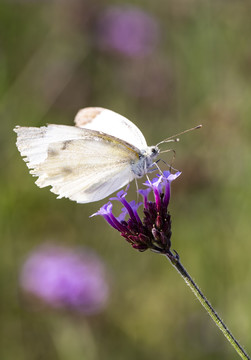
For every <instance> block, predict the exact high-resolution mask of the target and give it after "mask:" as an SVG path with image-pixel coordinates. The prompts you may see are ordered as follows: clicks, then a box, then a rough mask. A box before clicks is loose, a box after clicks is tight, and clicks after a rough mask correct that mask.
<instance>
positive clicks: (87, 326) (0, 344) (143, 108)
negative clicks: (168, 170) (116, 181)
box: [0, 0, 251, 360]
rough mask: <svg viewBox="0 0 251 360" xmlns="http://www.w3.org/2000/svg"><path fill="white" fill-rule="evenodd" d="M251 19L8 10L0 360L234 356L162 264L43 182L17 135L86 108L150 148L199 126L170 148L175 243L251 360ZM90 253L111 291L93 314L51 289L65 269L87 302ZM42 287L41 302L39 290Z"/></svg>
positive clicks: (171, 3)
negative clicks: (120, 118)
mask: <svg viewBox="0 0 251 360" xmlns="http://www.w3.org/2000/svg"><path fill="white" fill-rule="evenodd" d="M250 13H251V3H250V1H245V0H242V1H237V0H228V1H224V0H215V1H214V0H212V1H209V0H204V1H200V0H167V1H160V0H156V1H140V0H136V1H133V2H129V1H128V2H125V1H124V2H120V1H116V2H112V1H110V2H109V1H107V2H104V1H98V0H92V1H91V0H83V1H81V0H71V1H67V0H58V1H52V0H47V1H46V0H44V1H42V0H33V1H32V0H9V1H5V0H1V2H0V97H1V99H0V121H1V123H0V126H1V131H0V154H1V156H0V164H1V177H0V186H1V196H0V232H1V233H0V235H1V251H0V286H1V296H0V358H1V359H3V360H13V359H18V360H23V359H25V360H35V359H40V360H45V359H46V360H50V359H58V360H61V359H62V360H79V359H87V360H97V359H102V360H103V359H109V360H111V359H116V360H118V359H120V360H125V359H137V360H138V359H144V360H146V359H149V360H150V359H154V358H158V359H187V360H189V359H193V360H196V359H205V360H209V359H214V360H216V359H221V360H222V359H230V358H231V359H238V355H237V354H235V352H234V350H233V349H232V348H231V346H230V345H229V344H228V342H227V341H226V340H225V339H224V337H223V335H222V334H221V333H220V332H219V330H218V329H217V328H216V327H215V325H214V324H213V323H212V321H211V319H210V318H209V317H208V316H207V314H206V313H205V311H204V310H203V309H202V308H201V306H200V304H199V303H198V301H196V300H195V299H194V297H193V295H192V294H191V293H190V290H189V289H188V288H187V287H186V285H185V284H184V283H183V281H182V279H181V278H180V277H179V275H178V274H177V273H176V271H175V270H174V269H173V268H172V267H171V265H170V264H169V263H168V261H167V260H166V259H165V258H164V257H162V256H159V255H156V254H154V253H151V252H145V253H139V252H137V251H135V250H133V249H132V248H131V247H130V246H129V245H128V244H127V243H126V242H125V241H123V239H122V238H121V237H120V236H119V234H118V233H116V232H115V231H113V229H111V228H109V227H108V226H107V224H105V222H104V221H103V219H102V218H91V219H90V218H89V215H91V214H92V213H94V212H95V211H96V210H97V209H98V208H99V207H100V206H101V205H102V204H103V203H104V201H100V202H98V203H92V204H86V205H79V204H76V203H74V202H71V201H69V200H67V199H62V200H56V196H55V195H54V194H52V193H51V192H50V191H49V189H48V188H45V189H39V188H38V187H36V185H34V179H33V178H32V177H31V176H30V175H29V174H28V170H27V168H26V166H25V164H24V162H23V161H22V160H21V157H20V155H19V153H18V151H17V149H16V146H15V134H14V132H13V131H12V129H13V127H14V126H15V125H17V124H18V125H27V126H41V125H44V124H46V123H57V124H68V125H71V124H72V123H73V118H74V116H75V114H76V112H77V111H78V109H80V108H81V107H86V106H102V107H106V108H109V109H112V110H114V111H116V112H118V113H121V114H123V115H125V116H126V117H128V118H129V119H131V120H132V121H133V122H134V123H135V124H136V125H138V126H139V128H140V129H142V131H143V133H144V135H145V137H146V139H147V142H148V144H150V145H152V144H156V143H157V142H159V141H161V140H162V139H163V138H165V137H167V136H170V135H172V134H174V133H177V132H179V131H182V130H184V129H186V128H189V127H192V126H194V125H197V124H200V123H202V124H203V128H202V130H200V131H197V132H194V133H190V134H187V135H184V136H183V137H182V139H181V141H180V143H178V144H174V145H173V147H174V148H175V149H176V152H177V156H176V160H175V167H176V168H178V169H179V170H181V171H182V176H180V177H179V179H178V180H176V181H175V183H173V187H172V199H171V205H170V210H171V213H172V219H173V226H172V229H173V237H172V243H173V248H174V249H175V250H177V251H178V253H179V255H180V257H181V261H182V263H183V264H184V265H185V267H186V268H187V269H188V271H189V272H190V273H191V275H192V276H193V277H194V278H195V280H196V281H197V282H198V284H199V286H200V287H201V289H202V290H203V291H204V293H205V294H206V295H207V296H208V298H209V299H210V301H211V302H212V304H213V305H214V306H215V308H216V309H217V311H218V312H219V314H220V315H221V316H222V317H223V319H224V320H225V321H226V323H227V325H228V326H229V327H230V329H231V330H232V332H233V334H234V335H235V336H236V337H237V339H239V340H240V342H241V343H242V344H243V345H244V347H245V348H246V350H247V351H249V353H250V352H251V335H250V334H251V306H250V304H251V286H250V277H251V261H250V256H251V255H250V254H251V222H250V214H251V187H250V183H251V161H250V159H251V155H250V154H251V100H250V99H251V42H250V35H251V21H250ZM166 148H167V147H166ZM170 157H171V155H170V154H165V155H163V158H164V159H165V160H166V161H167V162H168V161H170ZM134 191H135V188H134V184H133V185H132V186H131V196H132V197H133V196H134ZM45 249H46V251H47V253H49V254H50V259H49V260H48V259H46V261H47V262H46V261H45V263H43V261H44V259H45V258H46V256H47V255H48V254H47V255H46V251H45ZM48 249H49V250H48ZM41 251H42V252H44V251H45V253H43V254H41ZM67 252H69V255H67V256H66V255H65V254H66V253H67ZM81 252H83V253H85V255H84V256H83V257H81V256H80V258H81V259H80V258H79V256H78V258H77V260H76V259H75V260H72V256H73V257H74V256H76V254H80V253H81ZM90 253H91V254H92V255H91V256H94V257H95V259H96V260H95V261H99V262H100V264H101V265H100V266H101V268H99V270H100V269H102V272H103V273H102V274H101V275H102V279H101V280H100V281H101V282H102V281H103V282H105V285H104V284H103V285H104V286H105V289H106V292H105V295H104V294H103V295H104V298H102V296H101V298H99V297H98V298H95V296H99V295H100V294H99V295H97V294H96V292H95V291H94V290H93V289H92V290H93V291H94V293H93V294H94V295H93V296H94V300H93V301H97V303H98V304H99V305H100V306H97V308H95V307H94V308H95V309H96V310H97V311H96V310H95V311H94V310H93V311H91V313H90V312H89V311H87V310H86V303H84V305H83V304H82V303H81V304H80V305H81V306H80V307H79V306H75V305H76V302H74V301H75V300H74V301H73V300H72V299H69V298H68V296H69V294H68V295H67V294H63V295H62V294H61V293H60V295H58V293H57V292H56V295H55V294H54V295H55V296H54V295H53V294H52V295H51V293H49V294H48V291H49V290H48V289H49V286H50V289H51V291H52V293H53V289H55V288H56V285H54V282H53V281H55V284H57V285H58V283H57V281H59V282H60V281H61V280H62V279H61V280H60V276H62V274H61V273H60V274H61V275H59V280H58V278H57V276H58V271H59V272H60V271H61V270H60V266H62V268H63V270H62V271H65V272H66V273H67V276H68V278H67V279H68V280H69V281H70V280H73V282H74V280H75V279H76V278H78V279H79V278H80V280H79V282H77V285H76V284H75V283H74V284H73V285H71V284H70V285H71V286H73V288H71V290H70V293H72V292H74V291H77V292H78V291H79V289H80V293H77V295H76V296H77V298H78V299H80V300H79V301H80V302H81V301H82V300H83V301H87V300H86V298H85V296H86V294H85V293H84V292H81V289H82V282H81V279H84V277H85V276H87V278H89V277H88V276H89V275H88V274H89V273H91V274H92V275H93V276H94V274H93V271H92V270H90V269H89V267H87V268H88V269H89V270H88V271H89V273H88V271H87V275H86V272H85V273H83V277H82V276H81V274H82V273H81V271H86V270H83V269H84V268H85V269H86V267H84V266H82V265H79V263H78V262H79V261H80V262H81V261H86V256H87V255H86V254H90ZM51 254H53V256H55V258H57V257H59V259H61V260H60V261H59V262H57V261H58V260H56V259H55V261H54V257H53V256H52V255H51ZM62 254H63V255H62ZM65 256H66V258H65ZM62 257H63V260H62ZM87 257H88V256H87ZM31 258H32V260H31ZM69 259H70V260H69ZM68 261H70V263H68ZM88 261H91V260H90V259H89V260H88ZM27 264H28V265H27ZM31 264H32V265H31ZM48 264H49V265H48ZM53 264H56V265H55V266H54V267H53ZM57 264H59V265H57ZM95 264H96V263H95ZM73 265H74V266H73ZM36 266H38V269H36ZM48 266H49V267H48ZM71 266H73V267H74V269H73V272H71ZM75 266H77V268H76V267H75ZM78 266H79V267H78ZM88 266H89V265H88ZM34 267H35V268H34ZM68 269H69V272H68ZM50 271H52V273H50ZM100 271H101V270H100ZM50 274H52V275H50ZM74 274H77V275H76V278H75V275H74ZM32 275H34V276H33V277H32ZM101 275H100V273H98V275H97V276H101ZM46 276H47V278H48V281H49V284H47V285H46V279H47V278H46ZM65 276H66V275H65ZM67 276H66V277H67ZM51 277H52V278H53V279H54V280H53V281H52V280H51ZM63 278H64V276H63ZM64 280H65V278H64ZM25 281H26V283H25ZM29 281H31V282H29ZM27 282H28V284H27ZM87 282H88V281H87ZM24 283H25V285H24ZM31 284H33V285H31ZM40 285H41V287H43V286H44V288H43V289H46V290H48V291H47V302H46V301H44V300H43V299H38V298H37V296H34V294H33V295H31V294H30V292H32V291H33V290H34V289H35V290H34V291H36V288H39V286H40ZM89 285H90V284H89ZM32 286H33V287H32ZM83 286H86V285H85V284H84V285H83ZM59 288H60V286H59ZM76 289H77V290H76ZM42 292H43V291H42ZM97 293H99V292H98V291H97ZM79 294H80V295H79ZM42 295H43V294H42ZM50 296H51V297H50ZM53 296H54V297H53ZM57 296H59V298H57ZM78 296H79V297H78ZM82 298H83V299H82ZM62 299H63V300H62ZM95 299H96V300H95ZM89 300H90V299H89ZM89 300H88V301H89ZM60 301H61V302H60ZM90 301H91V300H90Z"/></svg>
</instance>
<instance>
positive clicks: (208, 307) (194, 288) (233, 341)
mask: <svg viewBox="0 0 251 360" xmlns="http://www.w3.org/2000/svg"><path fill="white" fill-rule="evenodd" d="M165 255H166V257H167V258H168V259H169V260H170V262H171V263H172V265H173V266H174V267H175V269H176V270H177V271H178V273H179V274H180V275H181V276H182V278H183V279H184V280H185V282H186V284H187V285H188V286H189V287H190V289H191V290H192V292H193V293H194V295H195V296H196V297H197V299H198V300H199V301H200V303H201V304H202V306H204V308H205V309H206V311H207V313H208V314H209V315H210V316H211V318H212V319H213V321H214V322H215V324H216V325H217V326H218V328H219V329H220V330H221V331H222V332H223V334H224V335H225V337H226V338H227V339H228V341H229V342H230V343H231V345H232V346H233V347H234V349H235V350H236V351H237V353H238V354H239V355H240V357H241V358H242V359H244V360H250V357H249V356H248V354H247V353H246V352H245V350H244V349H243V347H242V346H241V345H240V344H239V343H238V341H237V340H236V339H235V338H234V336H233V335H232V334H231V332H230V330H229V329H228V328H227V327H226V325H225V324H224V322H223V321H222V319H221V318H220V317H219V315H218V314H217V313H216V311H215V310H214V308H213V307H212V305H211V304H210V302H209V301H208V300H207V298H206V297H205V296H204V295H203V294H202V292H201V290H200V289H199V287H198V286H197V285H196V284H195V282H194V281H193V279H192V278H191V276H190V275H189V274H188V272H187V271H186V269H185V268H184V267H183V265H182V264H181V263H180V260H179V256H178V254H176V255H174V254H173V253H172V252H171V251H170V250H169V251H168V252H167V253H166V254H165Z"/></svg>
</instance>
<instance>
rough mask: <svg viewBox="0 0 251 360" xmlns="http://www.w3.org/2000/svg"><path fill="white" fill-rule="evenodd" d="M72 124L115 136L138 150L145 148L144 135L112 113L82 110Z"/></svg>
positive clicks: (131, 124)
mask: <svg viewBox="0 0 251 360" xmlns="http://www.w3.org/2000/svg"><path fill="white" fill-rule="evenodd" d="M74 122H75V124H76V126H79V127H83V128H86V129H92V130H97V131H102V132H104V133H106V134H109V135H112V136H115V137H117V138H119V139H121V140H124V141H126V142H128V143H129V144H132V145H134V146H135V147H137V148H138V149H140V150H141V149H145V148H146V147H147V144H146V140H145V138H144V135H143V134H142V132H141V131H140V130H139V128H138V127H137V126H136V125H134V124H133V123H132V122H131V121H130V120H128V119H127V118H125V117H124V116H122V115H119V114H117V113H115V112H114V111H111V110H108V109H103V108H100V107H89V108H84V109H81V110H79V112H78V113H77V115H76V117H75V120H74Z"/></svg>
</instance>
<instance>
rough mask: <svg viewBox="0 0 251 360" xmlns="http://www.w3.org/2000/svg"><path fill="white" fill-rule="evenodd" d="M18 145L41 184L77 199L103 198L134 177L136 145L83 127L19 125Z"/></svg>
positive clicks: (59, 195) (57, 192)
mask: <svg viewBox="0 0 251 360" xmlns="http://www.w3.org/2000/svg"><path fill="white" fill-rule="evenodd" d="M15 132H16V133H17V147H18V150H19V151H20V153H21V155H22V156H24V157H25V158H24V160H25V161H26V162H27V166H28V168H30V169H31V171H30V172H31V174H32V175H33V176H38V179H37V181H36V184H37V185H38V186H39V187H45V186H49V185H50V186H52V188H51V191H52V192H54V193H55V194H57V195H58V198H62V197H67V198H69V199H71V200H74V201H77V202H78V203H86V202H92V201H97V200H100V199H103V198H104V197H106V196H108V195H110V194H111V193H113V192H114V191H116V190H118V189H120V188H121V187H123V186H125V185H126V184H128V182H130V181H131V180H133V179H134V174H133V172H132V170H131V164H132V163H133V162H137V161H138V159H139V157H138V152H137V149H135V148H134V147H130V145H129V144H126V143H124V142H123V141H120V140H118V139H116V138H113V137H111V136H109V135H106V134H102V133H99V132H97V131H92V130H88V129H84V128H79V127H73V126H64V125H48V126H47V127H46V126H44V127H41V128H33V127H16V128H15Z"/></svg>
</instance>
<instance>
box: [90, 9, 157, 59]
mask: <svg viewBox="0 0 251 360" xmlns="http://www.w3.org/2000/svg"><path fill="white" fill-rule="evenodd" d="M97 36H98V42H99V45H100V47H102V48H103V49H106V50H113V51H116V52H118V53H120V54H122V55H126V56H129V57H139V56H140V57H142V56H146V55H148V54H150V53H151V52H152V51H153V50H154V48H155V46H156V43H157V42H158V37H159V29H158V24H157V22H156V20H155V19H154V18H153V17H152V16H151V15H149V14H147V13H146V12H144V11H142V10H140V9H138V8H135V7H121V6H112V7H109V8H108V9H107V10H106V11H105V12H103V13H102V15H101V16H100V19H99V21H98V23H97Z"/></svg>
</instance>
